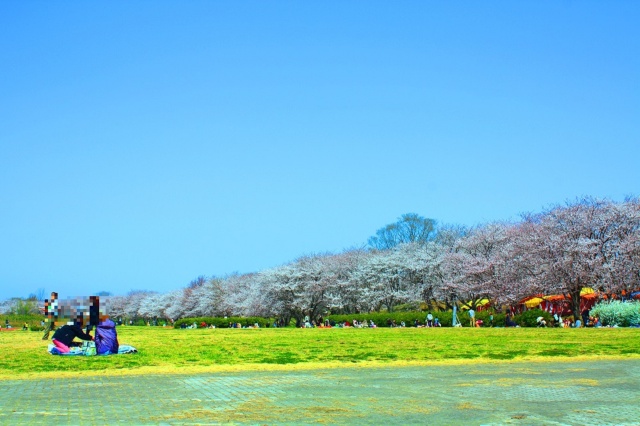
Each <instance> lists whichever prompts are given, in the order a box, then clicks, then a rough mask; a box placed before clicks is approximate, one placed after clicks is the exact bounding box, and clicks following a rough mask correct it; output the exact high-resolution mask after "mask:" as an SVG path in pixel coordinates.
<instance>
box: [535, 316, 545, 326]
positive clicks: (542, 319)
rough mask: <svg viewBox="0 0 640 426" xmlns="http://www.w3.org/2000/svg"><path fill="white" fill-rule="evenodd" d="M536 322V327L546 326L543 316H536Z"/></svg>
mask: <svg viewBox="0 0 640 426" xmlns="http://www.w3.org/2000/svg"><path fill="white" fill-rule="evenodd" d="M536 323H537V324H538V327H546V326H547V322H546V321H545V319H544V317H538V318H536Z"/></svg>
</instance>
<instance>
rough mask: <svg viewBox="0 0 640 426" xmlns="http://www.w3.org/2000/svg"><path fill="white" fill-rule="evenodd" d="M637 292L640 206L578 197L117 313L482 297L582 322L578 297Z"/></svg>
mask: <svg viewBox="0 0 640 426" xmlns="http://www.w3.org/2000/svg"><path fill="white" fill-rule="evenodd" d="M585 287H592V288H596V289H597V290H599V291H602V292H605V293H610V294H619V295H620V294H623V293H625V294H629V293H630V292H631V291H634V290H638V289H640V201H639V200H638V199H636V198H633V199H627V200H625V201H624V202H621V203H615V202H611V201H608V200H595V199H582V200H579V201H577V202H575V203H570V204H567V205H563V206H555V207H552V208H549V209H547V210H545V211H543V212H541V213H537V214H528V215H524V216H523V217H522V220H521V221H519V222H516V223H490V224H486V225H482V226H478V227H475V228H472V229H465V228H460V227H443V228H441V229H439V230H438V232H437V234H436V235H435V236H434V238H431V239H429V240H428V241H422V242H420V243H415V242H414V243H405V244H400V245H397V246H394V247H392V248H389V249H385V250H377V249H372V250H349V251H345V252H343V253H339V254H317V255H312V256H305V257H302V258H300V259H297V260H295V261H294V262H291V263H289V264H286V265H283V266H279V267H276V268H272V269H268V270H265V271H261V272H259V273H253V274H244V275H232V276H228V277H224V278H215V277H214V278H209V279H207V278H204V277H200V278H198V279H197V280H195V281H193V282H192V283H191V284H190V285H189V286H188V287H186V288H183V289H179V290H176V291H173V292H170V293H164V294H159V293H153V292H145V291H137V292H131V293H130V294H128V295H126V296H114V297H111V298H110V300H109V310H110V313H111V315H112V316H118V317H128V318H134V317H143V318H167V319H178V318H183V317H198V316H223V315H227V316H232V315H233V316H278V317H280V318H282V319H283V320H285V321H288V320H290V319H291V318H294V319H296V320H298V321H299V320H301V319H302V318H303V317H304V316H310V317H311V318H318V317H320V316H322V315H325V314H326V313H327V312H329V311H330V312H341V313H354V312H370V311H374V310H380V309H382V308H385V309H387V310H389V311H391V310H393V308H394V307H396V306H398V305H399V304H405V303H423V302H424V303H427V304H429V305H431V306H433V307H435V306H436V305H438V306H440V307H452V306H453V304H468V305H470V306H473V307H475V306H476V304H477V303H478V302H479V301H480V300H482V299H485V298H488V299H490V300H491V301H492V302H493V304H494V306H502V305H509V304H513V303H516V302H517V301H518V300H521V299H522V298H524V297H527V296H530V295H533V294H539V293H542V294H564V295H566V296H567V297H568V298H570V300H571V301H572V306H573V312H574V315H576V316H577V315H579V312H578V311H579V299H580V291H581V290H582V289H583V288H585Z"/></svg>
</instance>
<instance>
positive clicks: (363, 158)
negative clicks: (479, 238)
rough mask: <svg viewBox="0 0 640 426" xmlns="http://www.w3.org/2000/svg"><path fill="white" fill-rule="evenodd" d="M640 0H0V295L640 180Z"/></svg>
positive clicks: (188, 276)
mask: <svg viewBox="0 0 640 426" xmlns="http://www.w3.org/2000/svg"><path fill="white" fill-rule="evenodd" d="M639 22H640V2H634V1H618V2H602V1H543V2H540V1H504V2H498V1H494V2H492V1H489V2H476V1H453V2H429V1H422V0H421V1H400V2H388V1H385V2H375V1H347V2H345V1H323V2H309V1H275V2H263V1H256V2H253V1H245V2H232V1H227V2H223V1H217V2H213V1H188V2H184V1H172V2H163V1H133V2H115V3H108V4H107V3H91V2H90V3H87V2H47V1H41V2H24V1H10V0H7V1H2V2H0V299H6V298H9V297H14V296H22V297H26V296H27V295H28V294H29V293H35V292H36V291H37V290H38V289H39V288H43V289H45V290H46V292H47V293H48V292H50V291H52V290H57V291H58V292H59V293H60V295H61V296H62V297H66V296H72V295H73V296H75V295H88V294H93V293H95V292H97V291H110V292H112V293H115V294H124V293H126V292H128V291H129V290H132V289H141V290H157V291H160V292H167V291H171V290H175V289H178V288H182V287H184V286H186V285H187V284H188V283H189V281H190V280H192V279H193V278H195V277H197V276H198V275H206V276H212V275H217V276H224V275H226V274H229V273H232V272H236V271H237V272H240V273H245V272H255V271H260V270H263V269H266V268H270V267H274V266H277V265H281V264H284V263H287V262H289V261H292V260H294V259H295V258H297V257H299V256H301V255H303V254H309V253H315V252H326V251H330V252H340V251H342V250H344V249H347V248H350V247H356V246H362V245H363V244H365V243H366V241H367V239H368V237H370V236H371V235H373V234H374V233H375V231H376V230H377V229H378V228H380V227H382V226H384V225H385V224H388V223H391V222H394V221H395V220H396V219H397V218H398V217H399V216H400V215H401V214H403V213H408V212H415V213H418V214H420V215H422V216H425V217H430V218H434V219H436V220H438V221H439V222H442V223H454V224H464V225H474V224H478V223H485V222H489V221H495V220H510V219H517V218H518V217H519V214H520V213H522V212H526V211H540V210H542V209H543V208H544V207H547V206H549V205H550V204H553V203H562V202H564V201H566V200H572V199H575V198H576V197H579V196H583V195H591V196H595V197H608V198H611V199H613V200H616V201H621V200H622V199H623V198H624V196H625V195H639V193H640V190H639V186H638V184H639V183H640V167H639V163H638V161H639V159H640V25H638V23H639Z"/></svg>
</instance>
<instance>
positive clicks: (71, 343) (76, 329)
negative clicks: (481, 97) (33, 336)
mask: <svg viewBox="0 0 640 426" xmlns="http://www.w3.org/2000/svg"><path fill="white" fill-rule="evenodd" d="M58 303H59V302H58V293H56V292H52V293H51V299H50V300H48V301H45V315H46V320H45V329H44V334H43V335H42V340H48V339H49V334H50V333H51V332H52V331H53V336H52V338H51V341H52V343H53V344H54V345H55V347H56V348H57V349H58V351H59V352H60V353H63V354H66V353H69V352H71V348H72V347H77V346H80V345H82V342H78V341H76V340H75V339H76V338H77V339H80V340H81V341H88V342H95V348H96V353H97V354H98V355H109V354H117V353H118V347H119V343H118V334H117V332H116V324H115V323H114V322H113V321H112V320H111V319H110V318H109V317H108V316H106V315H99V313H98V312H97V310H96V312H90V314H89V316H90V318H91V317H92V316H94V317H95V316H97V318H92V319H94V321H93V322H94V323H95V320H96V319H97V324H96V326H95V336H92V335H91V334H90V332H91V331H92V326H91V325H88V326H87V327H86V328H85V329H84V330H83V326H84V316H83V314H78V315H77V316H76V318H75V319H74V320H73V321H69V322H67V323H66V324H65V325H63V326H61V327H57V325H56V320H58V313H59V311H58V309H59V304H58ZM96 308H97V307H96ZM90 310H91V307H90ZM90 323H91V321H90Z"/></svg>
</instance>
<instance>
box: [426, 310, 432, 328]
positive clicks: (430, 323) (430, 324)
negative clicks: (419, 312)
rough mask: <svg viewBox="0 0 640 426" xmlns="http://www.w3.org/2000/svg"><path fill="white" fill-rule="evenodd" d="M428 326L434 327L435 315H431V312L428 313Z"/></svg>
mask: <svg viewBox="0 0 640 426" xmlns="http://www.w3.org/2000/svg"><path fill="white" fill-rule="evenodd" d="M427 327H433V315H431V312H429V313H428V314H427Z"/></svg>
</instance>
